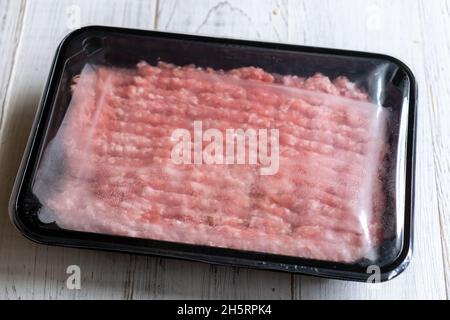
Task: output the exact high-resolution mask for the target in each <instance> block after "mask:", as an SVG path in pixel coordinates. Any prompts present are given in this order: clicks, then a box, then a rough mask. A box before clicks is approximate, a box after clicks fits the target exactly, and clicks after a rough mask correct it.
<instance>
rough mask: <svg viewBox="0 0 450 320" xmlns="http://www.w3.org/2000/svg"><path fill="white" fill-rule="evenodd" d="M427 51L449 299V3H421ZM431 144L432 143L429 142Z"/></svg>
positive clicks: (427, 89)
mask: <svg viewBox="0 0 450 320" xmlns="http://www.w3.org/2000/svg"><path fill="white" fill-rule="evenodd" d="M421 8H422V10H429V13H428V14H427V15H426V16H424V17H422V20H421V23H422V30H423V37H424V39H427V40H428V41H427V42H426V43H427V45H426V48H425V50H424V59H425V68H424V79H423V80H424V82H423V84H424V85H425V86H428V87H425V88H424V91H425V92H424V94H425V95H426V96H425V97H424V99H426V100H427V101H428V108H427V109H428V113H429V118H430V120H429V121H430V122H429V129H428V130H429V134H430V136H431V148H432V151H433V153H432V155H433V163H434V168H435V170H434V174H435V184H436V192H437V194H436V197H437V209H438V211H439V215H440V219H441V220H440V222H441V225H440V226H441V235H442V244H443V251H444V270H445V274H446V283H447V298H450V125H449V121H450V108H449V107H448V105H449V103H450V87H449V85H448V84H449V83H450V36H449V35H448V32H443V30H450V2H449V1H439V2H436V3H435V5H433V6H431V7H430V6H429V4H428V2H426V1H422V3H421ZM428 142H429V141H428ZM430 174H431V172H430Z"/></svg>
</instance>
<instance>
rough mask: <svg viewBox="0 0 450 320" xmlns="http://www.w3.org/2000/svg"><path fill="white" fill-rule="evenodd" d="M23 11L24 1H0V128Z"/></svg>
mask: <svg viewBox="0 0 450 320" xmlns="http://www.w3.org/2000/svg"><path fill="white" fill-rule="evenodd" d="M24 11H25V0H22V1H9V0H0V21H1V23H0V48H1V50H2V59H0V110H1V112H0V128H1V123H2V115H3V107H4V102H5V96H6V90H7V88H8V84H9V80H10V77H11V71H12V67H13V64H14V58H15V53H16V49H17V46H18V44H19V37H20V31H21V28H22V20H23V14H24Z"/></svg>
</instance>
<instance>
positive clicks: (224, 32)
mask: <svg viewBox="0 0 450 320" xmlns="http://www.w3.org/2000/svg"><path fill="white" fill-rule="evenodd" d="M286 4H287V1H277V0H263V1H258V0H247V1H239V0H228V1H220V0H201V1H195V0H187V1H177V0H164V1H160V4H159V10H158V13H157V28H158V30H164V31H172V32H182V33H195V34H206V35H214V36H222V37H231V38H247V39H264V40H271V41H286V40H287V32H288V28H287V16H288V13H287V5H286Z"/></svg>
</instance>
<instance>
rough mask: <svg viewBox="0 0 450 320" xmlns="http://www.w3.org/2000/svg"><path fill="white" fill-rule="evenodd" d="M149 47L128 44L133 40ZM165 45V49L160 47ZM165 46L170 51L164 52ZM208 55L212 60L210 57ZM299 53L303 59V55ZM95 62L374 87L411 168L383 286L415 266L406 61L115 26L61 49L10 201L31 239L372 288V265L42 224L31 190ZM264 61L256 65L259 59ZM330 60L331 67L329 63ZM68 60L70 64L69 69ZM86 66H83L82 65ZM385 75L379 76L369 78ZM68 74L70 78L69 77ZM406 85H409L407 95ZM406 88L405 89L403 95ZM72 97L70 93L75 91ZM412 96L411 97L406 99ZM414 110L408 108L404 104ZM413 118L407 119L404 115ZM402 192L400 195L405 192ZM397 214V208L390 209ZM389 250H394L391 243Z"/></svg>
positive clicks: (84, 34) (82, 33)
mask: <svg viewBox="0 0 450 320" xmlns="http://www.w3.org/2000/svg"><path fill="white" fill-rule="evenodd" d="M130 37H131V38H133V39H135V40H136V39H139V40H142V41H132V42H129V40H128V39H129V38H130ZM105 41H107V42H108V46H115V47H116V49H118V50H114V51H108V52H102V50H100V49H101V48H102V46H103V45H104V42H105ZM158 43H160V44H162V43H163V44H164V46H158ZM161 47H164V48H165V49H164V50H160V48H161ZM236 50H250V51H251V52H253V53H254V54H250V55H242V56H241V57H240V58H239V59H236ZM205 52H206V53H207V54H205ZM299 53H301V54H300V55H299ZM80 55H82V56H91V60H94V61H95V60H96V59H98V60H99V61H105V60H108V61H114V64H115V65H120V66H128V65H133V64H135V63H136V62H138V61H139V60H142V59H145V60H147V61H149V62H150V63H151V62H155V61H156V60H157V59H159V58H161V57H163V59H164V60H166V61H171V62H173V63H175V64H179V65H184V64H190V63H194V64H196V65H197V66H204V67H213V68H221V69H229V68H235V67H240V66H246V65H256V66H259V67H262V68H264V69H265V70H267V71H269V72H277V73H280V74H283V73H290V74H292V72H296V71H298V72H299V73H301V74H302V75H303V76H308V75H311V74H313V73H314V72H317V71H320V72H322V73H324V74H326V75H328V76H330V77H334V76H338V75H341V74H345V75H346V76H348V77H349V78H350V80H352V81H354V82H356V83H358V85H361V86H364V87H366V88H368V93H369V95H371V96H372V97H373V96H376V99H378V101H379V102H380V103H381V104H382V105H383V106H384V107H389V108H390V109H391V110H392V111H393V113H394V115H395V116H394V118H396V119H397V125H396V129H395V132H394V133H393V135H392V136H391V137H390V139H391V141H394V142H395V143H394V145H395V144H396V143H397V142H398V137H399V133H400V132H401V131H403V132H404V135H405V137H406V139H405V146H404V147H405V148H404V149H402V150H404V152H402V153H400V151H398V150H397V152H396V153H395V159H392V161H398V159H402V161H403V162H404V170H405V174H404V181H396V188H397V191H399V192H401V193H402V194H403V195H404V212H402V213H401V216H403V226H401V230H402V232H401V234H400V235H399V237H400V242H401V244H400V247H399V250H397V251H395V255H394V256H392V255H391V256H388V257H382V259H383V262H382V263H380V264H379V266H380V271H381V274H380V280H381V281H386V280H390V279H392V278H394V277H395V276H397V275H398V274H400V273H401V272H402V271H403V270H404V269H405V268H406V267H407V265H408V264H409V261H410V259H411V254H412V243H413V211H414V167H415V141H416V134H415V127H416V104H417V85H416V81H415V78H414V76H413V74H412V72H411V71H410V69H409V68H408V67H407V66H406V65H405V64H404V63H402V62H401V61H399V60H397V59H395V58H392V57H390V56H386V55H380V54H373V53H364V52H355V51H344V50H335V49H324V48H315V47H305V46H296V45H287V44H278V43H263V42H252V41H243V40H232V39H223V38H211V37H200V36H193V35H182V34H174V33H162V32H153V31H143V30H131V29H121V28H112V27H101V26H90V27H85V28H82V29H79V30H76V31H74V32H72V33H71V34H69V35H68V36H67V37H66V38H65V39H64V40H63V41H62V43H61V44H60V46H59V48H58V50H57V53H56V56H55V59H54V62H53V65H52V68H51V71H50V75H49V78H48V82H47V85H46V88H45V91H44V94H43V98H42V101H41V103H40V106H39V109H38V111H37V114H36V118H35V121H34V125H33V128H32V131H31V135H30V138H29V142H28V145H27V148H26V151H25V154H24V158H23V161H22V165H21V168H20V171H19V173H18V176H17V180H16V184H15V187H14V190H13V193H12V196H11V201H10V216H11V219H12V221H13V222H14V224H15V225H16V227H17V228H18V229H19V230H20V231H21V232H22V233H23V234H24V235H25V236H26V237H27V238H29V239H31V240H33V241H35V242H38V243H43V244H48V245H58V246H66V247H78V248H88V249H100V250H111V251H121V252H130V253H138V254H151V255H160V256H166V257H173V258H180V259H187V260H195V261H204V262H208V263H216V264H226V265H233V266H241V267H251V268H258V269H270V270H278V271H287V272H294V273H302V274H309V275H314V276H320V277H329V278H335V279H345V280H355V281H367V279H368V277H369V276H371V275H372V271H371V270H372V269H368V267H369V263H366V264H365V263H364V262H362V263H358V264H343V263H333V262H326V261H314V260H309V259H303V258H294V257H287V256H278V255H271V254H261V253H251V252H243V251H238V250H232V249H223V248H212V247H206V246H197V245H189V244H180V243H169V242H164V241H154V240H146V239H137V238H128V237H118V236H111V235H103V234H93V233H85V232H76V231H69V230H64V229H61V228H59V227H57V226H55V225H51V226H49V225H46V224H43V223H42V222H41V221H39V219H38V218H37V211H38V210H39V208H40V204H39V201H37V199H36V198H35V196H34V195H33V193H32V191H31V185H32V181H33V177H34V175H35V172H36V168H37V165H38V163H39V160H40V157H41V155H42V150H43V148H44V147H45V145H46V143H47V142H48V140H49V137H51V136H52V135H54V132H53V131H54V127H55V123H58V122H59V123H60V122H61V119H62V116H63V115H64V112H65V109H64V108H62V107H61V106H64V107H67V104H68V101H69V99H70V95H69V93H68V90H61V88H67V87H68V86H70V81H71V78H72V77H73V76H75V75H77V74H79V73H80V71H81V68H82V66H83V64H82V63H81V61H82V58H80V57H79V56H80ZM255 57H257V60H255ZM324 57H325V58H326V61H327V63H326V64H324V63H323V61H324ZM68 59H70V60H71V64H70V65H69V64H67V63H66V62H67V61H68ZM78 59H79V60H80V63H77V60H78ZM377 68H378V69H380V70H382V72H381V71H380V72H381V73H382V74H381V76H380V77H376V78H373V77H372V78H371V77H369V76H368V75H369V73H370V74H374V72H375V73H376V72H377ZM63 71H64V72H63ZM375 80H376V81H380V82H383V86H384V87H385V88H388V90H386V91H385V92H382V93H381V94H380V92H374V90H372V89H371V88H376V85H374V84H373V83H371V81H375ZM405 86H407V87H406V88H405ZM399 88H403V89H402V90H400V89H399ZM69 91H70V90H69ZM405 92H407V96H405V94H404V93H405ZM405 101H406V102H407V103H404V102H405ZM405 112H406V114H407V116H406V117H402V114H405ZM401 186H403V187H402V189H401V190H399V188H400V187H401ZM391 209H392V208H391ZM383 246H392V244H390V243H389V242H386V243H385V244H383Z"/></svg>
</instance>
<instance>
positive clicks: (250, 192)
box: [34, 62, 387, 262]
mask: <svg viewBox="0 0 450 320" xmlns="http://www.w3.org/2000/svg"><path fill="white" fill-rule="evenodd" d="M367 98H368V97H367V94H365V93H364V92H363V91H362V90H360V89H358V88H357V87H356V86H355V85H354V84H352V83H351V82H349V81H348V79H346V78H344V77H340V78H337V79H336V80H335V81H330V79H328V78H327V77H325V76H323V75H321V74H316V75H314V76H313V77H310V78H307V79H304V78H299V77H296V76H280V75H273V74H270V73H267V72H265V71H264V70H262V69H259V68H254V67H248V68H241V69H235V70H231V71H227V72H225V71H216V70H212V69H200V68H195V67H194V66H186V67H176V66H174V65H171V64H166V63H160V64H159V65H158V66H151V65H149V64H147V63H145V62H141V63H139V64H138V65H137V66H136V68H134V69H117V68H110V67H101V66H88V67H86V68H85V69H84V70H83V72H82V73H81V75H80V76H79V77H78V78H77V80H76V83H74V86H73V98H72V101H71V103H70V106H69V108H68V111H67V114H66V116H65V119H64V121H63V124H62V126H61V128H60V130H59V132H58V133H57V135H56V137H55V138H54V139H53V140H52V141H51V142H50V144H49V145H48V147H47V148H46V150H45V153H44V157H43V160H42V162H41V164H40V168H39V170H38V175H37V178H36V181H35V185H34V192H35V194H36V195H37V196H38V197H39V199H40V201H41V203H42V204H43V209H42V211H43V212H47V213H49V212H51V214H52V215H53V217H54V219H55V220H56V222H57V223H58V225H59V226H61V227H62V228H66V229H71V230H79V231H87V232H95V233H106V234H114V235H124V236H130V237H140V238H147V239H157V240H165V241H173V242H182V243H190V244H198V245H208V246H215V247H225V248H234V249H239V250H246V251H254V252H264V253H273V254H280V255H288V256H296V257H305V258H312V259H318V260H327V261H339V262H354V261H357V260H358V259H361V258H363V257H368V256H370V255H371V254H373V252H374V248H375V247H376V246H377V245H379V244H380V242H381V241H382V240H383V239H382V238H383V225H382V214H383V211H384V206H385V204H384V195H383V191H382V179H383V174H384V171H383V170H382V168H383V165H382V159H383V158H384V154H385V152H386V150H387V148H386V139H385V118H386V117H385V111H383V109H382V108H380V107H377V106H375V105H373V104H371V103H369V102H367ZM193 121H201V122H202V124H203V130H206V129H209V128H215V129H218V130H219V131H225V130H226V129H227V128H242V129H244V130H245V129H249V128H253V129H262V128H276V129H278V130H279V145H280V146H279V168H278V170H277V172H276V174H273V175H261V174H260V172H259V170H258V169H259V167H260V166H261V164H256V165H255V164H249V163H246V164H222V165H221V164H209V165H197V164H175V163H174V162H173V161H172V160H171V151H172V150H173V147H174V143H175V142H174V141H172V140H171V133H172V132H173V130H175V129H178V128H184V129H187V130H189V132H192V130H193V129H192V124H193Z"/></svg>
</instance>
